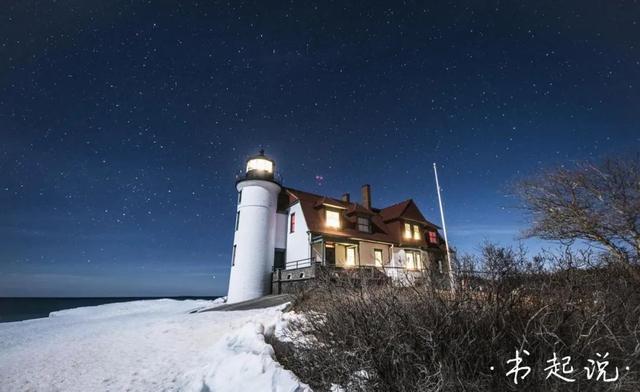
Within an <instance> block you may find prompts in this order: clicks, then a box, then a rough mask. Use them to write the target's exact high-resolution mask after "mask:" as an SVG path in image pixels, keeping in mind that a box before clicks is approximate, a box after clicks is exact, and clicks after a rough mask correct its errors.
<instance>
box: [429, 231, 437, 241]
mask: <svg viewBox="0 0 640 392" xmlns="http://www.w3.org/2000/svg"><path fill="white" fill-rule="evenodd" d="M429 242H430V243H432V244H437V243H438V236H437V235H436V232H435V231H430V232H429Z"/></svg>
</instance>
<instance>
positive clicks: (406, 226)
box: [404, 223, 411, 238]
mask: <svg viewBox="0 0 640 392" xmlns="http://www.w3.org/2000/svg"><path fill="white" fill-rule="evenodd" d="M404 238H411V225H410V224H408V223H405V224H404Z"/></svg>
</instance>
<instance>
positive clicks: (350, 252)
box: [347, 247, 356, 265]
mask: <svg viewBox="0 0 640 392" xmlns="http://www.w3.org/2000/svg"><path fill="white" fill-rule="evenodd" d="M347 265H356V248H354V247H351V248H347Z"/></svg>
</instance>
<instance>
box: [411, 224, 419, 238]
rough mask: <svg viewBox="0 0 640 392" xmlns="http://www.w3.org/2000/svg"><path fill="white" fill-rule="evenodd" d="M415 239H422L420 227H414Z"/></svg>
mask: <svg viewBox="0 0 640 392" xmlns="http://www.w3.org/2000/svg"><path fill="white" fill-rule="evenodd" d="M413 239H414V240H419V239H420V226H418V225H413Z"/></svg>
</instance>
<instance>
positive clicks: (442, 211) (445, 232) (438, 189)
mask: <svg viewBox="0 0 640 392" xmlns="http://www.w3.org/2000/svg"><path fill="white" fill-rule="evenodd" d="M433 174H434V175H435V177H436V190H437V191H438V204H439V205H440V220H441V221H442V232H443V233H444V245H445V246H446V247H447V262H448V263H449V285H450V287H451V293H452V294H455V291H456V286H455V280H454V277H453V264H452V263H451V251H450V250H449V240H448V238H447V225H446V223H445V222H444V208H442V196H441V195H440V182H439V181H438V169H437V167H436V163H435V162H434V163H433Z"/></svg>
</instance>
